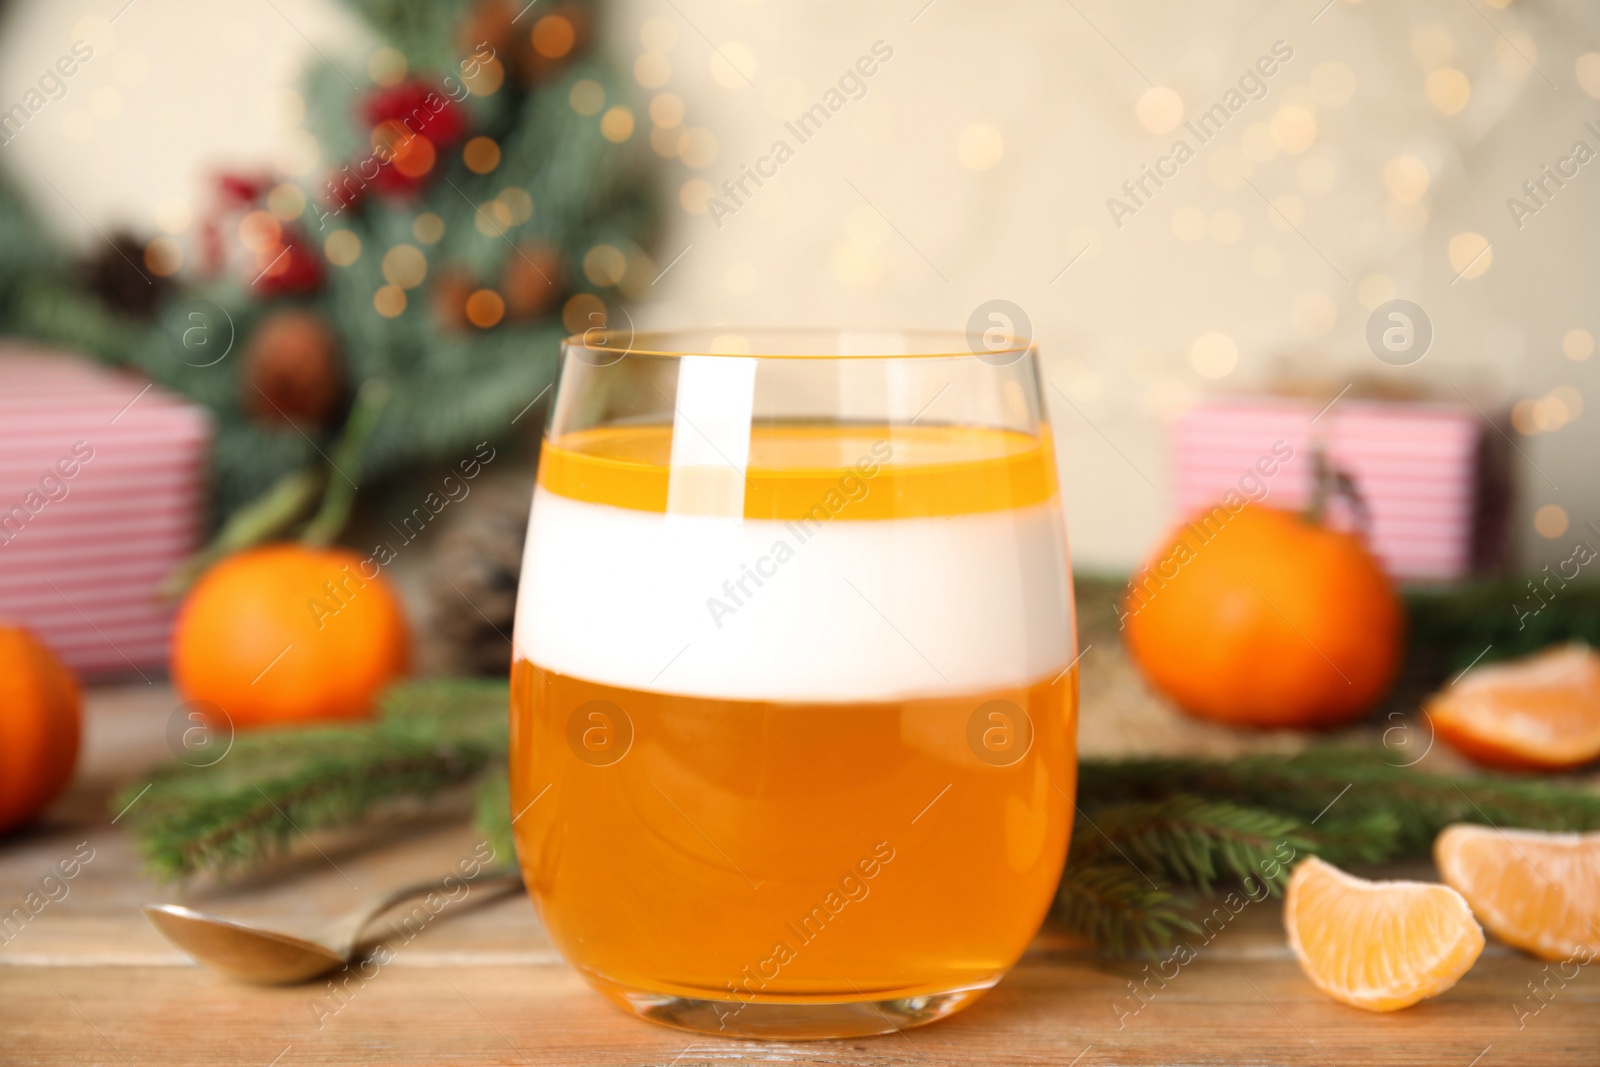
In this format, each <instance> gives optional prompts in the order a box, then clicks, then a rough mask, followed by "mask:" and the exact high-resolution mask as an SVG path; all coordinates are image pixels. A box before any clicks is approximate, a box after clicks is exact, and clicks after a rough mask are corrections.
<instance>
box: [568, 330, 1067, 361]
mask: <svg viewBox="0 0 1600 1067" xmlns="http://www.w3.org/2000/svg"><path fill="white" fill-rule="evenodd" d="M847 340H848V343H847ZM1036 347H1037V346H1036V344H1035V342H1034V341H1033V339H1032V338H1027V337H1011V338H1008V340H1007V342H1006V343H1004V344H1001V345H999V346H991V345H990V344H988V342H987V340H986V339H984V338H982V337H980V336H979V335H974V334H971V333H966V332H963V331H961V330H950V329H922V328H907V329H901V328H888V329H846V328H843V327H840V328H824V327H799V328H784V327H765V326H762V327H748V328H746V327H734V326H727V327H701V328H689V329H676V330H633V329H631V328H630V329H609V328H606V329H600V328H595V329H590V330H585V331H584V332H583V333H578V334H572V335H570V336H568V337H566V338H564V339H563V340H562V342H561V348H562V351H563V352H566V351H569V350H574V349H578V350H587V351H592V352H603V353H605V355H606V356H607V357H608V359H609V360H612V361H614V360H618V359H621V358H622V357H623V356H657V357H663V358H681V357H683V356H720V357H736V358H743V359H979V358H981V359H985V360H991V361H992V360H994V359H995V358H996V357H1008V356H1009V357H1011V358H1012V359H1020V358H1021V357H1022V356H1024V355H1027V354H1028V353H1030V352H1033V351H1034V350H1035V348H1036ZM895 348H898V349H899V350H898V351H895V350H894V349H895ZM1006 362H1011V360H1009V359H1008V360H1006Z"/></svg>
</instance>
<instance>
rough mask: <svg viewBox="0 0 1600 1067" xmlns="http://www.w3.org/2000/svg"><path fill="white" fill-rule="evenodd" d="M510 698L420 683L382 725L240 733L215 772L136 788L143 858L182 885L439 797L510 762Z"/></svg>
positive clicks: (487, 685) (185, 770) (178, 773)
mask: <svg viewBox="0 0 1600 1067" xmlns="http://www.w3.org/2000/svg"><path fill="white" fill-rule="evenodd" d="M505 746H506V688H505V686H504V685H499V684H495V683H491V682H481V681H468V680H459V681H454V680H453V681H438V682H418V683H413V684H410V685H405V686H398V687H396V688H394V689H392V690H390V692H389V694H388V695H387V697H386V698H385V700H384V702H383V709H382V715H381V717H380V718H379V719H378V721H377V722H375V723H361V724H352V725H348V726H321V727H310V728H302V729H284V730H271V731H263V732H256V733H246V734H240V735H239V736H238V737H237V738H235V740H234V742H233V747H232V749H231V750H230V751H229V752H228V753H227V755H226V756H225V757H223V758H222V759H220V760H218V761H217V762H216V763H215V764H213V765H211V766H209V767H190V766H185V765H182V764H177V765H173V766H170V767H168V768H166V769H163V770H161V771H159V772H158V773H157V774H156V775H155V776H154V781H153V783H152V784H151V785H150V789H149V792H147V793H145V794H144V796H142V797H140V796H139V793H140V790H142V789H143V788H144V787H143V785H138V784H136V785H133V786H130V787H129V788H128V789H127V790H125V791H124V792H123V794H122V795H121V796H119V797H117V798H116V800H115V802H114V803H115V806H116V808H117V809H118V810H120V809H122V808H124V807H127V806H128V805H130V804H131V805H132V807H130V808H128V820H129V822H130V824H131V826H132V830H133V833H134V836H135V839H136V841H137V843H138V847H139V850H140V852H141V853H142V854H143V855H144V857H145V860H146V862H147V864H148V866H149V868H150V869H151V871H152V872H154V873H155V874H157V875H159V876H161V877H164V878H177V877H183V876H186V875H191V874H195V873H198V872H200V871H213V872H219V873H226V872H230V871H236V870H240V869H244V868H247V867H250V866H252V865H254V864H257V863H259V862H261V861H262V860H264V859H267V858H268V857H270V856H272V855H275V854H277V853H280V852H282V851H284V850H285V849H286V848H287V847H288V846H289V845H290V844H292V843H293V842H294V841H295V840H296V839H297V838H299V837H300V835H301V834H302V833H309V832H310V831H313V830H323V829H330V828H334V827H341V826H348V825H350V824H353V823H357V822H360V821H361V820H363V819H365V818H369V817H372V816H374V815H376V814H380V813H381V812H383V811H384V810H385V809H386V808H392V807H394V806H395V805H396V804H397V803H399V804H413V805H414V804H415V802H417V801H418V800H428V799H430V798H436V797H438V796H439V795H440V794H441V793H443V792H444V791H445V790H447V789H449V788H450V787H452V786H458V785H463V784H466V783H469V782H472V781H475V780H476V779H478V778H479V777H480V776H481V775H482V774H483V773H484V771H485V770H486V769H487V768H488V767H489V766H491V764H498V763H500V762H503V760H504V758H505Z"/></svg>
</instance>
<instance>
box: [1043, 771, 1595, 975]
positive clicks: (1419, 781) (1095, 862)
mask: <svg viewBox="0 0 1600 1067" xmlns="http://www.w3.org/2000/svg"><path fill="white" fill-rule="evenodd" d="M1386 756H1387V757H1388V758H1389V759H1392V756H1389V754H1387V753H1385V752H1382V751H1373V750H1368V749H1358V748H1348V747H1332V746H1329V747H1318V748H1312V749H1309V750H1307V751H1306V752H1304V753H1302V754H1300V755H1297V756H1292V757H1288V758H1284V757H1281V756H1245V757H1241V758H1238V759H1232V760H1220V761H1211V760H1192V759H1175V758H1168V759H1144V760H1118V761H1106V760H1085V761H1083V763H1082V765H1081V767H1080V768H1079V779H1078V788H1079V792H1080V796H1081V798H1082V799H1081V802H1080V808H1081V810H1082V811H1083V812H1084V816H1083V817H1082V818H1081V819H1080V822H1079V824H1078V825H1077V826H1076V827H1075V828H1074V831H1073V844H1072V849H1071V851H1070V852H1069V854H1068V860H1067V870H1066V873H1065V874H1064V875H1063V878H1062V889H1061V894H1060V899H1059V901H1058V904H1057V910H1056V914H1057V917H1058V919H1059V920H1060V921H1061V922H1062V923H1063V924H1064V925H1065V926H1066V927H1067V928H1068V929H1069V930H1072V931H1073V932H1074V933H1077V934H1080V935H1082V936H1084V937H1088V938H1091V939H1092V940H1094V941H1095V943H1096V944H1097V945H1099V946H1100V947H1102V948H1103V949H1107V950H1110V951H1123V950H1126V949H1128V948H1137V949H1141V950H1157V949H1160V948H1163V947H1166V946H1167V945H1169V944H1171V943H1173V941H1174V940H1175V936H1176V932H1181V931H1182V930H1183V929H1184V926H1183V923H1189V924H1191V925H1190V926H1189V927H1188V929H1190V930H1193V929H1194V927H1193V925H1192V923H1193V918H1194V916H1196V915H1198V914H1201V913H1203V912H1204V911H1205V910H1206V907H1207V906H1206V898H1207V897H1208V896H1211V895H1212V894H1214V893H1216V892H1220V891H1223V890H1226V889H1230V888H1235V887H1242V888H1245V889H1246V890H1250V891H1252V892H1259V889H1258V888H1257V887H1255V886H1253V885H1252V884H1251V883H1250V882H1247V881H1246V880H1245V879H1246V878H1247V877H1251V878H1255V879H1257V880H1259V881H1260V882H1262V883H1265V884H1266V885H1267V887H1268V888H1269V889H1270V890H1276V889H1278V888H1281V886H1282V884H1283V881H1284V879H1285V878H1286V877H1287V874H1288V868H1289V867H1290V866H1292V861H1293V860H1295V859H1299V858H1301V857H1304V856H1307V855H1318V856H1322V857H1323V858H1324V859H1327V860H1328V861H1330V862H1332V863H1338V864H1372V863H1384V862H1391V861H1395V860H1416V859H1426V858H1427V857H1428V856H1429V855H1430V854H1431V851H1432V847H1433V840H1434V838H1435V837H1436V836H1437V835H1438V833H1439V831H1440V830H1442V829H1444V828H1445V827H1446V826H1448V825H1450V824H1451V823H1456V822H1474V823H1482V824H1486V825H1491V826H1514V827H1521V828H1525V829H1533V830H1593V829H1600V795H1597V794H1596V793H1595V792H1594V791H1593V790H1592V789H1589V788H1587V787H1584V786H1580V785H1577V784H1573V783H1567V782H1560V781H1553V780H1547V779H1529V778H1513V777H1509V776H1504V775H1434V774H1425V773H1422V772H1420V771H1417V770H1415V769H1413V768H1408V767H1403V766H1397V765H1395V764H1394V763H1391V762H1388V761H1387V760H1386ZM1118 862H1120V864H1121V870H1122V872H1123V873H1124V874H1126V875H1132V876H1133V877H1131V878H1128V877H1124V878H1121V879H1116V878H1112V877H1110V876H1109V874H1106V873H1104V868H1106V867H1116V866H1117V864H1118ZM1080 866H1081V867H1084V868H1086V869H1087V870H1088V871H1089V872H1090V874H1089V881H1088V883H1087V889H1086V888H1085V886H1084V884H1081V881H1082V880H1081V879H1080V876H1079V874H1078V872H1077V868H1079V867H1080ZM1156 893H1164V894H1167V895H1166V896H1164V897H1161V898H1159V900H1158V902H1159V904H1160V905H1161V906H1162V910H1160V911H1159V912H1157V911H1156V910H1155V909H1154V908H1153V907H1152V905H1151V901H1152V900H1156V899H1157V898H1155V897H1153V896H1152V894H1156ZM1091 905H1092V906H1091ZM1173 915H1177V916H1178V917H1179V918H1180V919H1181V920H1182V921H1181V922H1180V923H1178V924H1177V925H1174V920H1173Z"/></svg>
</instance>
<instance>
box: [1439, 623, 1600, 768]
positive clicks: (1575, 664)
mask: <svg viewBox="0 0 1600 1067" xmlns="http://www.w3.org/2000/svg"><path fill="white" fill-rule="evenodd" d="M1427 711H1428V715H1429V717H1430V718H1431V719H1432V720H1433V726H1434V729H1435V730H1436V731H1437V732H1438V734H1439V736H1441V737H1443V738H1444V739H1445V740H1446V741H1448V742H1449V743H1450V744H1451V745H1452V746H1453V747H1455V748H1456V749H1458V750H1460V751H1461V752H1462V753H1463V754H1464V755H1466V756H1469V757H1471V758H1472V759H1474V760H1477V761H1478V762H1480V763H1486V764H1489V765H1491V766H1495V767H1508V768H1518V769H1530V768H1539V769H1551V770H1556V769H1561V768H1567V767H1577V766H1580V765H1582V764H1585V763H1589V762H1591V761H1593V760H1594V759H1595V758H1596V757H1597V756H1600V654H1596V653H1595V651H1594V650H1593V649H1591V648H1589V647H1588V646H1587V645H1583V644H1570V645H1566V646H1563V647H1561V648H1554V649H1549V650H1547V651H1544V652H1540V653H1538V654H1536V655H1533V656H1528V657H1526V658H1525V659H1520V660H1514V661H1511V662H1507V663H1496V664H1493V665H1492V666H1488V667H1480V668H1478V669H1476V670H1472V671H1469V672H1468V673H1467V676H1466V677H1465V678H1463V679H1461V680H1460V681H1459V682H1457V683H1456V684H1455V685H1452V686H1449V687H1447V688H1445V689H1444V690H1442V691H1441V692H1439V693H1438V694H1436V695H1435V696H1434V697H1433V699H1432V700H1430V701H1429V702H1428V705H1427Z"/></svg>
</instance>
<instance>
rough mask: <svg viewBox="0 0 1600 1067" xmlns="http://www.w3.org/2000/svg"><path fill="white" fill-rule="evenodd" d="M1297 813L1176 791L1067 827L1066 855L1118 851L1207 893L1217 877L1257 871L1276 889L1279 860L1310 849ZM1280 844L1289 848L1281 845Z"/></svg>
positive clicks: (1281, 876) (1075, 857) (1104, 855)
mask: <svg viewBox="0 0 1600 1067" xmlns="http://www.w3.org/2000/svg"><path fill="white" fill-rule="evenodd" d="M1301 829H1302V827H1301V824H1300V821H1299V820H1297V819H1295V818H1293V817H1290V816H1285V815H1280V814H1278V813H1276V812H1273V811H1268V810H1265V809H1262V808H1248V807H1244V806H1242V805H1239V804H1234V803H1232V802H1230V801H1227V800H1209V799H1206V798H1204V797H1197V796H1174V797H1169V798H1167V799H1165V800H1159V801H1154V802H1151V803H1135V804H1122V805H1118V806H1116V807H1111V808H1105V809H1103V810H1102V811H1100V812H1099V813H1098V814H1096V815H1095V816H1094V820H1093V822H1092V823H1091V822H1089V820H1088V819H1084V820H1082V821H1080V822H1079V823H1078V825H1077V826H1076V827H1075V828H1074V830H1073V835H1072V847H1071V849H1070V850H1069V852H1068V855H1069V856H1071V857H1072V862H1074V863H1076V862H1079V861H1081V862H1084V863H1086V864H1095V863H1103V862H1108V861H1109V860H1111V859H1112V858H1114V857H1116V856H1121V857H1122V858H1123V859H1124V860H1126V861H1127V862H1128V863H1131V864H1132V865H1133V866H1134V867H1135V868H1136V869H1137V870H1139V871H1141V872H1143V873H1146V874H1148V875H1150V876H1151V877H1156V878H1161V877H1165V878H1167V879H1169V880H1171V881H1172V882H1175V883H1177V884H1178V885H1183V886H1192V887H1193V888H1195V889H1198V890H1200V891H1201V892H1202V893H1209V892H1210V891H1211V890H1212V889H1213V888H1214V887H1215V885H1216V883H1217V882H1218V881H1219V880H1222V879H1227V880H1228V881H1229V882H1243V881H1244V880H1245V879H1247V878H1255V879H1259V880H1261V881H1264V882H1266V883H1267V885H1268V886H1269V887H1270V888H1271V889H1272V890H1274V891H1276V890H1277V889H1279V888H1281V886H1282V884H1283V883H1284V881H1286V880H1287V878H1288V871H1287V870H1286V869H1285V868H1284V867H1283V863H1284V860H1285V859H1286V858H1287V857H1292V856H1294V855H1296V854H1298V853H1303V852H1308V851H1311V850H1312V849H1313V848H1314V847H1315V846H1314V844H1313V842H1312V841H1311V840H1310V839H1308V838H1307V837H1305V836H1303V835H1302V833H1301ZM1286 850H1292V851H1287V854H1286Z"/></svg>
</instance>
